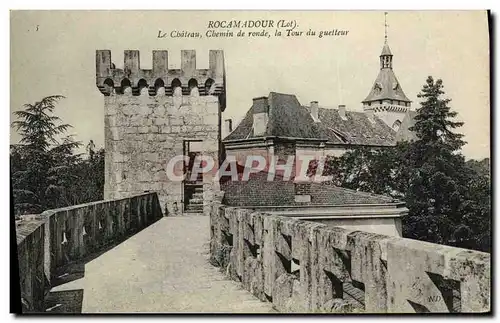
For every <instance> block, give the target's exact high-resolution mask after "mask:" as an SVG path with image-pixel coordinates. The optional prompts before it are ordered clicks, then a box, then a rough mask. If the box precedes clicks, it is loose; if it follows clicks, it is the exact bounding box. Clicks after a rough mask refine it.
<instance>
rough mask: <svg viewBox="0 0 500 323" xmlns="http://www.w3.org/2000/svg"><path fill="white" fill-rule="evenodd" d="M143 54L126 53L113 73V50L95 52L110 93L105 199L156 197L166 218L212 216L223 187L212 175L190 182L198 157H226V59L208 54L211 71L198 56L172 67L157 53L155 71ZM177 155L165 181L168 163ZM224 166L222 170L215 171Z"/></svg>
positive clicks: (184, 55) (187, 54)
mask: <svg viewBox="0 0 500 323" xmlns="http://www.w3.org/2000/svg"><path fill="white" fill-rule="evenodd" d="M139 63H140V62H139V51H138V50H126V51H125V55H124V68H123V69H119V68H115V64H113V63H112V61H111V52H110V51H109V50H97V51H96V84H97V87H98V89H99V90H100V91H101V93H102V94H103V95H104V125H105V151H106V156H105V184H104V195H105V196H104V197H105V199H118V198H121V197H127V196H130V195H133V194H138V193H142V192H145V191H156V192H158V197H159V200H160V203H161V205H162V207H164V213H165V211H166V213H167V214H180V213H182V212H190V211H192V212H201V211H203V210H205V211H207V212H208V209H207V208H209V205H208V204H207V203H206V201H210V200H211V199H212V194H213V192H214V190H218V187H217V186H218V183H217V182H216V181H214V180H213V179H212V177H211V176H213V175H212V173H207V174H204V175H203V176H201V177H198V178H195V179H193V180H191V176H189V174H188V173H189V172H190V166H191V167H192V164H193V160H194V158H196V156H198V155H204V156H210V157H211V158H213V160H214V161H215V163H216V164H218V163H219V160H220V158H221V156H220V151H221V149H220V148H221V147H220V145H221V127H220V124H221V112H222V111H224V109H225V70H224V54H223V52H222V51H221V50H211V51H210V52H209V68H208V69H197V68H196V52H195V51H194V50H183V51H182V52H181V68H180V69H170V68H168V52H167V51H164V50H157V51H153V66H152V69H151V70H147V69H141V68H140V65H139ZM178 156H181V158H182V156H189V161H184V162H182V159H180V160H179V163H177V164H176V166H177V168H175V170H174V173H176V174H175V175H177V176H180V177H182V175H188V176H186V179H185V180H178V178H179V177H176V178H171V177H169V176H167V173H166V171H167V170H168V168H167V164H168V163H169V162H170V161H172V160H173V159H174V158H176V157H177V158H178ZM216 166H218V165H216Z"/></svg>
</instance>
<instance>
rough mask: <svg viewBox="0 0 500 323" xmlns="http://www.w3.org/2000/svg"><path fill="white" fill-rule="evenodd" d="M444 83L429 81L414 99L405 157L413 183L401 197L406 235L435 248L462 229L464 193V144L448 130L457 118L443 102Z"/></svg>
mask: <svg viewBox="0 0 500 323" xmlns="http://www.w3.org/2000/svg"><path fill="white" fill-rule="evenodd" d="M443 94H444V91H443V83H442V81H441V80H437V81H434V79H433V78H432V77H431V76H429V77H428V78H427V81H426V84H425V85H424V86H423V88H422V91H421V92H420V93H419V94H418V98H421V99H422V102H421V103H420V104H421V107H420V108H419V109H417V115H416V116H415V124H414V126H413V127H411V128H410V130H411V131H413V132H414V133H415V135H416V137H417V140H416V141H415V142H414V143H413V144H412V145H411V148H410V150H409V151H408V153H409V154H411V155H410V156H408V159H409V160H410V161H411V163H412V164H411V168H412V170H413V172H412V180H411V183H410V186H409V187H408V191H407V193H406V203H407V206H408V208H409V209H410V212H409V215H408V218H407V219H406V221H405V224H406V230H405V231H406V234H407V236H408V237H410V238H420V239H424V240H426V241H431V242H436V243H445V244H447V243H450V242H451V240H452V236H453V234H454V232H455V230H456V228H457V225H458V224H461V223H463V217H462V215H461V214H460V212H459V210H460V205H461V203H462V201H463V199H464V192H465V191H466V190H467V187H466V185H467V178H466V173H465V172H464V170H465V159H464V157H463V156H462V155H461V154H460V153H458V151H459V150H460V149H461V148H462V146H463V145H464V144H465V142H464V141H463V140H462V137H463V135H462V134H459V133H455V132H454V131H453V130H454V129H456V128H458V127H461V126H462V125H463V123H462V122H455V121H453V118H455V117H456V116H457V113H456V112H454V111H451V109H450V107H449V103H450V102H451V100H450V99H447V98H443V97H442V95H443Z"/></svg>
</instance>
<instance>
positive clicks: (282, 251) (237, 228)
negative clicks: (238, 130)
mask: <svg viewBox="0 0 500 323" xmlns="http://www.w3.org/2000/svg"><path fill="white" fill-rule="evenodd" d="M221 201H222V195H221V194H219V195H218V196H217V198H216V201H215V202H214V203H213V205H212V210H211V216H210V227H211V228H210V229H211V243H210V252H211V262H212V263H213V264H214V265H216V266H221V267H222V269H223V270H225V271H226V272H227V273H228V274H229V275H230V277H231V278H232V279H234V280H236V281H239V282H241V283H242V285H243V287H244V288H245V289H246V290H248V291H250V292H251V293H252V294H254V295H255V296H257V297H258V298H259V299H261V300H262V301H270V302H272V303H273V306H274V307H275V308H276V309H277V310H278V311H280V312H286V313H288V312H337V313H339V312H340V313H356V312H362V313H424V312H445V313H450V312H451V313H454V312H488V311H490V254H488V253H483V252H478V251H472V250H466V249H460V248H453V247H448V246H444V245H438V244H432V243H427V242H422V241H417V240H411V239H405V238H398V237H390V236H384V235H378V234H374V233H367V232H362V231H350V230H347V229H342V228H338V227H333V228H332V227H328V226H326V225H324V224H318V223H314V222H310V221H303V220H296V219H293V218H288V217H282V216H275V215H270V214H266V213H262V212H254V211H252V210H247V209H240V208H234V207H227V206H224V205H221V203H220V202H221Z"/></svg>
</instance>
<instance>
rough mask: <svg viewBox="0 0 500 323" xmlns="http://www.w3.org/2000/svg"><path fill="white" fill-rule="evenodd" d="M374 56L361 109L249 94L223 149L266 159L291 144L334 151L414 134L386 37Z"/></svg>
mask: <svg viewBox="0 0 500 323" xmlns="http://www.w3.org/2000/svg"><path fill="white" fill-rule="evenodd" d="M379 59H380V71H379V74H378V76H377V78H376V79H375V82H374V85H373V87H372V88H371V89H370V93H369V94H368V96H367V97H366V98H365V99H364V100H363V101H362V105H363V111H349V110H347V109H346V106H345V105H342V104H340V105H338V107H337V108H325V107H321V106H320V105H319V103H318V102H317V101H312V102H311V103H310V105H309V106H303V105H302V104H301V103H300V102H299V101H298V100H297V98H296V96H295V95H293V94H283V93H275V92H271V93H270V94H269V95H268V96H264V97H258V98H254V99H253V104H252V106H251V107H250V109H249V110H248V112H247V114H246V115H245V116H244V118H243V119H242V121H241V122H240V123H239V125H238V126H237V127H236V128H235V129H234V130H232V131H231V132H230V133H229V134H228V135H227V136H226V137H225V138H224V140H223V143H224V147H225V150H226V153H227V154H228V155H233V156H235V158H236V160H237V161H238V162H240V163H243V164H244V162H245V159H246V156H247V155H255V154H259V155H262V156H264V157H266V158H268V160H271V159H272V157H273V156H274V155H279V151H281V150H283V149H290V147H292V146H293V148H292V149H293V150H294V151H295V154H296V155H297V156H298V155H314V156H317V157H321V156H336V157H338V156H341V155H343V154H344V153H345V152H346V151H348V150H350V149H353V148H356V147H370V148H383V147H390V146H394V145H395V144H396V142H398V141H403V140H412V139H414V138H415V137H414V135H413V133H412V132H411V131H410V130H409V129H410V127H411V126H412V125H413V117H414V115H415V112H414V111H412V110H410V108H411V101H410V100H409V99H408V97H407V96H406V95H405V93H404V92H403V89H402V86H401V84H400V83H399V81H398V79H397V78H396V75H395V74H394V71H393V55H392V53H391V50H390V48H389V45H388V43H387V39H386V41H385V42H384V45H383V48H382V53H381V54H380V57H379ZM283 147H287V148H283Z"/></svg>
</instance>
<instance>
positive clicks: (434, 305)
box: [387, 239, 461, 313]
mask: <svg viewBox="0 0 500 323" xmlns="http://www.w3.org/2000/svg"><path fill="white" fill-rule="evenodd" d="M460 251H461V249H458V248H452V247H448V246H444V245H438V244H433V243H426V242H422V241H417V240H410V239H396V240H392V241H389V243H388V244H387V275H388V278H387V281H388V284H387V297H388V302H387V311H388V312H389V313H415V312H441V313H443V312H444V313H447V312H450V309H449V306H448V305H447V303H446V302H445V297H443V294H442V290H440V288H439V284H436V282H435V281H433V279H432V278H433V277H435V275H438V276H442V277H443V278H444V277H447V278H448V275H449V273H450V267H449V264H450V260H451V259H453V258H454V257H455V256H456V255H457V254H458V253H460ZM429 273H431V275H429ZM455 278H456V277H455Z"/></svg>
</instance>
